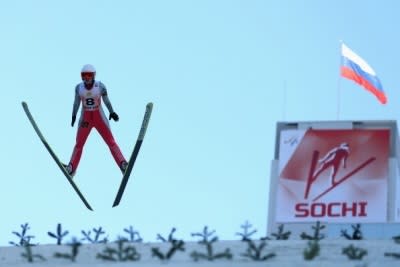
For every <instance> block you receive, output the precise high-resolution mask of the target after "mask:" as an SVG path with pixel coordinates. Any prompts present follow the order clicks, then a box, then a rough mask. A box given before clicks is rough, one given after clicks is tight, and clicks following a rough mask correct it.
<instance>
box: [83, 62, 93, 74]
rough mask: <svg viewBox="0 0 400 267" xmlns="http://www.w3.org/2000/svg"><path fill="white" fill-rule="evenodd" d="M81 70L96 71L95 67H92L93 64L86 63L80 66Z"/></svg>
mask: <svg viewBox="0 0 400 267" xmlns="http://www.w3.org/2000/svg"><path fill="white" fill-rule="evenodd" d="M82 72H93V73H96V69H95V68H94V66H93V65H91V64H86V65H84V66H83V67H82V70H81V73H82Z"/></svg>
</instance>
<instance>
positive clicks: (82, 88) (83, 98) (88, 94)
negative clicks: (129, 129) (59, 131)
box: [65, 64, 128, 176]
mask: <svg viewBox="0 0 400 267" xmlns="http://www.w3.org/2000/svg"><path fill="white" fill-rule="evenodd" d="M95 75H96V70H95V68H94V67H93V66H92V65H90V64H87V65H84V66H83V68H82V70H81V78H82V82H81V83H79V84H78V85H76V87H75V99H74V104H73V109H72V121H71V126H72V127H73V126H74V124H75V120H76V115H77V113H78V110H79V107H80V104H81V103H82V110H81V116H80V118H79V123H78V130H77V134H76V144H75V147H74V149H73V152H72V155H71V159H70V162H69V164H68V165H65V168H66V170H67V171H68V173H69V174H70V175H71V176H73V175H74V174H75V172H76V170H77V168H78V165H79V161H80V159H81V156H82V151H83V147H84V145H85V142H86V140H87V137H88V136H89V134H90V131H91V130H92V128H93V127H94V128H96V130H97V131H98V132H99V134H100V135H101V137H102V138H103V140H104V142H105V143H106V144H107V146H108V147H109V149H110V151H111V154H112V156H113V158H114V160H115V162H116V163H117V165H118V167H119V168H120V169H121V171H122V173H124V171H125V169H126V166H127V165H128V164H127V162H126V160H125V158H124V156H123V155H122V153H121V150H120V148H119V146H118V144H117V143H116V142H115V140H114V137H113V134H112V133H111V129H110V125H109V122H108V120H107V118H106V116H105V114H104V111H103V109H102V106H101V102H102V100H103V101H104V104H105V106H106V107H107V109H108V111H109V112H110V115H109V120H111V119H113V120H114V121H118V120H119V117H118V115H117V113H115V111H114V109H113V107H112V105H111V102H110V99H109V98H108V94H107V89H106V87H105V85H104V84H103V83H101V82H100V81H97V80H95Z"/></svg>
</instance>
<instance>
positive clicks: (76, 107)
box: [71, 85, 81, 126]
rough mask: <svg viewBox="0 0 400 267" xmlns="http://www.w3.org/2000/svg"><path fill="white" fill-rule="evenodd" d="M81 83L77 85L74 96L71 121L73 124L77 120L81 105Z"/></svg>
mask: <svg viewBox="0 0 400 267" xmlns="http://www.w3.org/2000/svg"><path fill="white" fill-rule="evenodd" d="M78 90H79V85H77V86H76V87H75V98H74V104H73V106H72V121H71V126H74V124H75V120H76V114H77V113H78V110H79V106H80V104H81V99H80V97H79V91H78Z"/></svg>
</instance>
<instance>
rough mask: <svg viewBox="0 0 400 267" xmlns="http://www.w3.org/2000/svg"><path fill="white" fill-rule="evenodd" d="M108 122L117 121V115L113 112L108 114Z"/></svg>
mask: <svg viewBox="0 0 400 267" xmlns="http://www.w3.org/2000/svg"><path fill="white" fill-rule="evenodd" d="M108 119H109V120H111V119H113V120H115V121H118V120H119V117H118V114H117V113H115V112H112V113H110V117H109V118H108Z"/></svg>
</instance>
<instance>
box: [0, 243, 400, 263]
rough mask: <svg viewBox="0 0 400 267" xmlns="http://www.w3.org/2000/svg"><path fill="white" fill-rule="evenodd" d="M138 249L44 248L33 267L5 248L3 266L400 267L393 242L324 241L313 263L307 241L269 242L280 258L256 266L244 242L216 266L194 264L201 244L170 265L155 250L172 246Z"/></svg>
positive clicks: (399, 249)
mask: <svg viewBox="0 0 400 267" xmlns="http://www.w3.org/2000/svg"><path fill="white" fill-rule="evenodd" d="M351 244H353V245H354V246H356V247H360V248H364V249H367V251H368V255H367V256H365V257H364V259H363V260H362V261H355V260H349V259H348V258H347V256H345V255H343V254H342V249H343V248H344V247H347V246H349V245H351ZM129 245H133V246H135V247H136V249H137V250H138V252H139V253H140V254H141V255H142V257H141V260H140V261H137V262H123V263H111V262H107V261H102V260H100V259H96V255H97V253H103V252H104V249H105V248H106V247H115V248H116V247H117V245H116V244H115V243H108V244H88V245H82V246H81V247H80V251H79V254H78V256H77V261H76V262H75V263H74V262H71V261H69V260H66V259H57V258H54V257H53V254H54V253H55V252H62V253H69V252H70V247H69V246H65V245H63V246H56V245H40V246H35V247H32V252H33V254H40V255H42V256H44V257H45V258H46V259H47V260H46V261H45V262H42V261H40V260H37V261H35V262H34V263H33V264H32V263H28V262H26V260H25V259H24V258H22V257H21V253H23V252H24V251H25V249H24V248H21V247H2V248H0V266H18V267H28V266H52V267H53V266H76V267H89V266H90V267H94V266H96V267H105V266H115V267H123V266H138V267H153V266H168V267H178V266H179V267H182V266H184V267H203V266H214V267H236V266H237V267H239V266H240V267H258V266H281V267H289V266H290V267H292V266H296V267H302V266H311V267H313V266H315V267H317V266H318V267H320V266H324V267H334V266H335V267H337V266H341V267H347V266H351V267H355V266H360V267H361V266H362V267H375V266H385V267H391V266H396V267H398V266H400V260H396V259H394V258H391V257H385V256H384V253H386V252H395V253H400V244H396V243H395V242H394V241H392V240H389V239H387V240H362V241H349V240H321V241H320V245H321V252H320V255H319V256H318V257H317V258H315V259H314V260H312V261H305V260H304V259H303V250H304V249H305V248H306V246H307V241H304V240H287V241H272V240H271V241H268V245H267V247H266V249H265V252H264V254H268V253H272V252H273V253H275V254H276V257H275V258H273V259H270V260H268V261H266V262H254V261H250V260H248V259H245V258H243V257H242V256H241V254H242V253H244V252H245V251H246V248H247V245H246V244H245V243H244V242H240V241H220V242H217V243H216V244H215V251H216V252H221V251H224V250H225V249H226V248H230V250H231V252H232V254H233V255H234V258H233V259H232V260H225V259H224V260H215V261H213V262H208V261H204V260H203V261H199V262H194V261H193V260H192V259H191V257H190V253H191V252H192V251H194V250H196V251H199V252H205V251H206V250H205V248H204V246H201V245H199V244H198V243H193V242H191V243H186V244H185V247H186V251H185V252H177V254H176V255H175V256H173V257H172V259H171V260H170V261H169V262H161V261H160V260H159V259H158V258H154V257H152V255H151V248H152V247H160V249H161V251H162V252H166V251H167V250H168V249H169V247H170V245H169V243H142V244H140V243H139V244H138V243H130V244H129Z"/></svg>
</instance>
